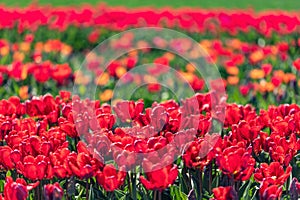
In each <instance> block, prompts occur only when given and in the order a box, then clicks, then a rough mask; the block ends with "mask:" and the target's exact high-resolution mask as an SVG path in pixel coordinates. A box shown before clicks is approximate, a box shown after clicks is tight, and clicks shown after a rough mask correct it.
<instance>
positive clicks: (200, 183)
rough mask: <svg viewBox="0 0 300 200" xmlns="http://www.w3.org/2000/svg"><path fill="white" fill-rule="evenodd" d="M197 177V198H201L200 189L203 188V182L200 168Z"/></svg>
mask: <svg viewBox="0 0 300 200" xmlns="http://www.w3.org/2000/svg"><path fill="white" fill-rule="evenodd" d="M198 174H199V175H198V176H199V177H198V179H199V199H202V195H203V194H202V189H203V182H202V170H200V171H199V172H198Z"/></svg>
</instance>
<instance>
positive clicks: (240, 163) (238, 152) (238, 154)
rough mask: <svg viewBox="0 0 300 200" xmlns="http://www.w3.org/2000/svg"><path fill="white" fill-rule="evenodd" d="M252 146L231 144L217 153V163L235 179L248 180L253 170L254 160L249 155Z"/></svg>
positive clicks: (225, 172)
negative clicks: (246, 147)
mask: <svg viewBox="0 0 300 200" xmlns="http://www.w3.org/2000/svg"><path fill="white" fill-rule="evenodd" d="M251 153H252V148H251V147H249V148H248V149H245V148H244V147H238V146H231V147H227V148H225V149H224V150H223V152H221V153H220V154H218V155H217V160H216V162H217V165H218V166H219V168H220V169H221V171H222V172H223V173H224V174H227V175H228V176H229V177H233V178H234V179H235V180H242V181H245V180H248V179H249V178H250V177H251V175H252V173H253V171H254V165H255V160H254V158H252V156H251Z"/></svg>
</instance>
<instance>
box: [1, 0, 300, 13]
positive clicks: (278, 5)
mask: <svg viewBox="0 0 300 200" xmlns="http://www.w3.org/2000/svg"><path fill="white" fill-rule="evenodd" d="M0 2H1V4H5V5H7V6H26V5H30V4H32V3H35V4H36V3H37V4H41V5H45V4H51V5H53V6H65V5H66V6H69V5H73V6H81V5H82V4H92V5H97V4H101V3H104V4H107V5H111V6H126V7H146V6H147V7H148V6H151V7H170V6H171V7H174V8H178V7H199V8H228V9H248V8H251V9H254V10H258V11H261V10H270V9H284V10H298V9H299V8H300V1H299V0H267V1H263V0H251V1H241V0H230V1H228V0H215V1H207V0H174V1H172V2H170V1H162V0H126V1H125V0H123V1H122V0H105V1H99V0H85V1H81V0H51V1H49V0H38V1H37V0H34V1H31V0H22V1H11V0H1V1H0Z"/></svg>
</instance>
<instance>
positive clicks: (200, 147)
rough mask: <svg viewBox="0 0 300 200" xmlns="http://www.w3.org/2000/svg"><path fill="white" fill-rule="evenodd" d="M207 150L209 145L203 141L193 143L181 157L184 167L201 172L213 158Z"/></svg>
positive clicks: (211, 153)
mask: <svg viewBox="0 0 300 200" xmlns="http://www.w3.org/2000/svg"><path fill="white" fill-rule="evenodd" d="M209 148H211V147H210V144H209V143H208V142H207V141H206V140H205V139H198V140H196V141H193V142H192V143H191V144H190V145H189V146H188V149H187V150H186V152H185V153H184V154H183V156H182V158H183V160H184V163H185V165H186V166H187V167H189V168H200V170H203V169H204V167H205V166H207V165H208V164H209V163H210V161H211V160H212V159H213V158H214V152H213V151H212V149H210V150H209Z"/></svg>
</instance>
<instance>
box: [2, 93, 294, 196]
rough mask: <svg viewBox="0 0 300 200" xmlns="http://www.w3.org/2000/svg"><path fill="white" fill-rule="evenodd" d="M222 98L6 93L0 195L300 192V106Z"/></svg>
mask: <svg viewBox="0 0 300 200" xmlns="http://www.w3.org/2000/svg"><path fill="white" fill-rule="evenodd" d="M224 100H225V99H224V98H222V97H220V96H219V95H218V92H210V93H205V94H200V93H198V94H196V95H194V96H193V97H191V98H187V99H184V100H182V101H181V103H178V102H175V101H174V100H168V101H165V102H161V103H153V105H152V106H151V107H149V108H145V107H144V103H143V101H142V100H139V101H123V100H120V101H119V102H117V103H116V104H115V105H113V106H110V105H109V104H100V101H99V100H89V99H85V100H81V99H80V98H79V97H78V96H76V95H75V96H73V97H71V93H70V92H66V91H61V92H60V95H59V96H56V97H53V96H52V95H50V94H47V95H44V96H36V97H34V98H32V99H31V100H27V101H25V102H21V101H20V99H19V98H18V97H16V96H13V97H10V98H9V99H7V100H6V99H3V100H1V101H0V117H1V118H0V127H1V128H0V130H1V138H0V139H1V146H0V152H1V154H0V164H1V174H2V175H4V176H6V181H5V184H4V191H3V195H2V198H5V199H26V198H27V197H33V198H34V199H41V198H46V199H53V198H56V199H62V198H63V196H64V198H66V199H71V198H72V197H76V198H83V196H84V197H85V198H89V199H94V198H96V199H105V198H115V199H118V198H121V197H122V196H123V197H124V196H127V197H128V198H133V199H141V198H143V199H144V198H148V199H149V198H151V197H153V198H154V199H161V198H163V199H172V198H179V199H180V198H191V199H195V198H199V199H201V198H205V199H217V200H223V199H224V200H225V199H226V200H228V199H239V198H243V199H249V198H250V197H251V198H255V197H257V198H260V199H262V200H267V199H278V198H280V197H286V198H287V197H291V198H294V199H295V198H297V197H298V193H299V192H300V183H298V178H299V175H300V174H299V173H298V170H297V169H298V167H299V159H298V156H297V155H298V151H299V149H300V140H299V139H298V134H299V131H300V123H299V119H300V115H299V113H300V112H299V111H300V107H299V106H298V105H296V104H290V105H288V104H285V105H280V106H278V107H276V106H270V107H269V109H268V110H259V111H258V112H257V110H256V109H255V108H253V107H252V106H250V105H245V106H241V105H237V104H227V103H225V101H224ZM216 103H217V104H216ZM215 104H216V105H217V109H215V108H214V105H215ZM195 108H196V109H195ZM223 120H224V122H223V123H222V121H223ZM216 124H222V125H223V127H222V130H221V131H219V132H216V131H217V129H216V127H217V126H218V125H216Z"/></svg>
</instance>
